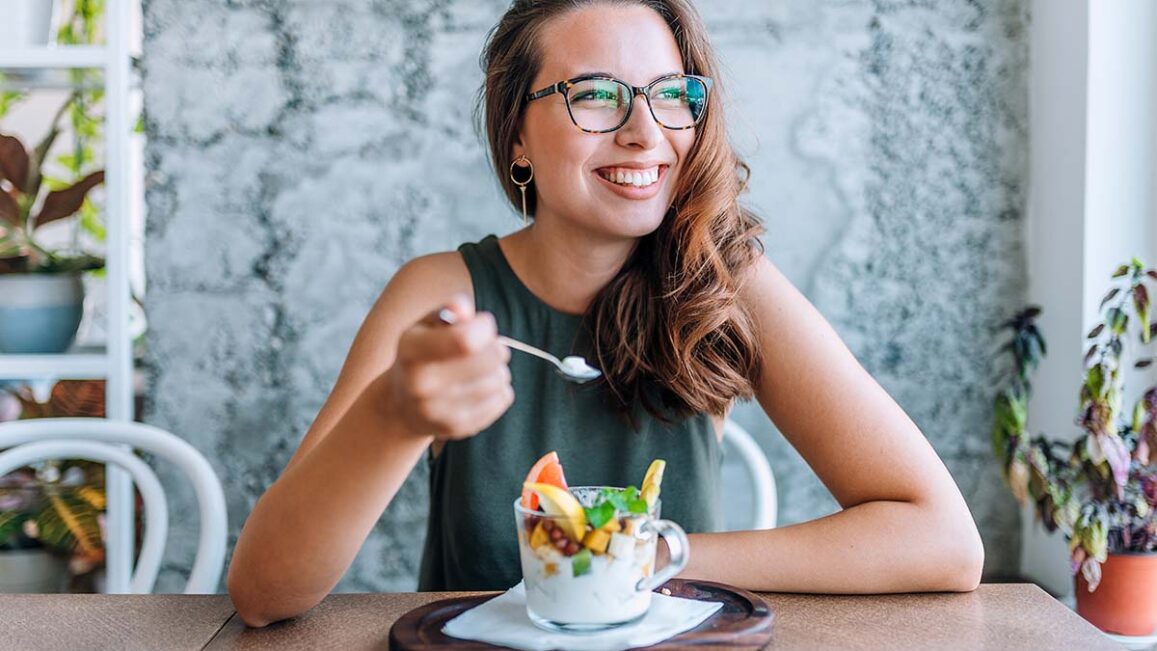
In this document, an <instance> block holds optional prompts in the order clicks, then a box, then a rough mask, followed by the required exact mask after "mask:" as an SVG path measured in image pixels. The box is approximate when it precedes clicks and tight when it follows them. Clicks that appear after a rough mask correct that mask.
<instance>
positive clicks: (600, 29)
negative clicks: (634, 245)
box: [513, 4, 695, 239]
mask: <svg viewBox="0 0 1157 651" xmlns="http://www.w3.org/2000/svg"><path fill="white" fill-rule="evenodd" d="M540 48H541V51H542V55H543V60H542V66H541V70H540V71H539V73H538V76H537V77H536V78H535V80H534V83H533V84H532V86H531V88H532V90H534V91H537V90H539V89H541V88H544V87H547V86H550V85H551V84H554V83H556V82H559V81H561V80H564V79H571V78H573V77H578V76H580V75H584V74H591V73H609V74H610V76H613V77H615V78H617V79H621V80H623V81H625V82H627V83H628V84H631V85H632V86H646V85H647V84H649V83H650V82H652V81H654V80H655V79H657V78H659V77H662V76H665V75H669V74H672V73H677V72H685V71H684V70H683V65H682V60H681V57H680V56H679V48H678V45H677V44H676V43H675V37H674V36H673V35H672V34H671V30H670V29H669V28H668V27H667V24H666V22H664V20H663V18H662V17H661V16H659V14H657V13H655V11H653V10H652V9H649V8H647V7H643V6H631V7H615V6H610V5H599V4H596V5H593V6H589V7H584V8H582V9H578V10H575V11H571V12H569V13H567V14H565V15H563V16H560V17H558V18H556V19H554V20H552V21H551V22H549V23H548V24H547V25H546V26H545V27H544V29H543V31H542V33H541V35H540ZM694 140H695V129H687V130H683V131H674V130H671V129H665V128H663V127H662V126H660V125H659V124H658V123H656V122H655V119H654V118H653V117H652V116H651V112H650V111H649V110H648V109H647V104H646V100H645V98H644V97H643V96H642V95H639V96H637V97H635V99H634V108H633V109H632V111H631V115H630V118H629V119H628V121H627V123H626V124H624V125H623V126H622V127H621V128H620V129H618V130H617V131H612V132H610V133H599V134H592V133H585V132H583V131H580V130H579V129H577V128H576V127H575V125H574V123H573V122H572V121H571V119H570V116H569V115H568V113H567V109H566V103H565V99H564V97H563V95H561V94H559V93H555V94H552V95H549V96H547V97H545V98H542V99H538V100H535V101H533V102H530V103H529V104H528V105H527V108H526V112H525V114H524V118H523V123H522V128H521V132H520V138H519V142H517V143H516V144H515V146H514V152H513V153H514V157H515V158H517V157H518V156H521V155H525V156H526V157H527V158H529V159H530V161H531V163H533V164H534V180H535V183H534V188H535V191H536V192H537V193H538V195H537V201H538V204H537V212H536V215H535V219H536V221H538V222H540V223H543V222H545V220H564V221H566V222H568V224H569V225H572V226H577V227H580V228H582V229H583V230H586V231H588V232H589V233H590V234H591V235H594V236H596V237H602V238H607V239H628V238H638V237H641V236H643V235H646V234H648V233H650V232H652V231H654V230H655V229H656V228H658V226H659V224H660V223H661V222H662V220H663V216H664V215H665V214H666V212H667V208H668V206H670V205H671V203H672V201H673V200H674V192H675V186H676V180H677V179H678V178H679V172H680V170H681V169H682V167H683V162H684V160H685V159H686V156H687V154H688V152H689V151H690V150H691V146H692V144H693V142H694ZM625 168H635V171H639V172H641V173H643V174H646V173H647V172H652V173H654V172H656V171H657V172H658V181H656V182H655V183H654V184H653V185H650V186H646V187H642V188H639V187H635V186H631V187H629V188H622V187H620V186H619V185H618V184H616V183H614V182H613V181H610V180H608V179H607V178H605V177H606V176H607V175H611V174H613V175H615V177H616V178H618V177H617V170H619V169H625ZM640 168H641V169H640ZM643 180H644V182H645V181H646V180H647V179H646V178H645V177H644V179H643Z"/></svg>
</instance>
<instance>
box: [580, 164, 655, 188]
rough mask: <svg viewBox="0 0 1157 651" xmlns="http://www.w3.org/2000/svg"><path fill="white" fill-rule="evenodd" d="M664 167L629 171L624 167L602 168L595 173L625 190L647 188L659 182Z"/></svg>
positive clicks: (629, 169)
mask: <svg viewBox="0 0 1157 651" xmlns="http://www.w3.org/2000/svg"><path fill="white" fill-rule="evenodd" d="M664 167H667V166H666V165H656V166H654V167H649V168H647V169H642V170H639V169H631V168H626V167H604V168H602V169H598V170H595V173H596V174H598V175H599V176H601V177H603V178H604V179H606V180H607V181H610V182H611V183H614V184H615V185H621V186H623V187H627V188H648V187H651V186H652V185H655V184H656V183H658V182H659V179H660V178H661V177H662V169H661V168H664Z"/></svg>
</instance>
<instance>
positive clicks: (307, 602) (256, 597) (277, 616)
mask: <svg viewBox="0 0 1157 651" xmlns="http://www.w3.org/2000/svg"><path fill="white" fill-rule="evenodd" d="M228 589H229V598H230V599H231V600H232V601H233V608H234V609H235V610H236V611H237V616H238V617H240V618H241V621H242V622H244V623H245V625H246V626H249V627H252V628H263V627H265V626H268V625H270V624H272V623H274V622H279V621H281V620H283V619H289V618H290V617H295V616H297V615H300V614H301V613H304V612H305V611H307V610H309V609H310V608H313V607H314V606H316V605H317V604H318V602H320V601H321V599H322V598H324V595H322V597H319V598H311V597H306V598H303V599H297V600H294V599H287V598H286V597H285V595H284V592H283V591H281V590H277V589H274V588H271V587H269V586H262V585H260V582H259V581H256V580H255V579H254V578H253V577H251V576H246V574H245V572H243V571H240V570H238V569H237V566H236V565H231V566H230V567H229V577H228Z"/></svg>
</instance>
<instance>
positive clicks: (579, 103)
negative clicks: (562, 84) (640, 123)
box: [567, 79, 631, 131]
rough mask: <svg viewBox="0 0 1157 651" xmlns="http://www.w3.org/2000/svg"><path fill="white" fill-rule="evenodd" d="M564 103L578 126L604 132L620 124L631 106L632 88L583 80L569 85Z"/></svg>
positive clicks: (612, 82) (612, 83) (613, 83)
mask: <svg viewBox="0 0 1157 651" xmlns="http://www.w3.org/2000/svg"><path fill="white" fill-rule="evenodd" d="M567 100H568V101H569V102H570V112H571V115H572V116H574V121H575V123H576V124H578V125H579V127H581V128H583V129H586V130H587V131H606V130H608V129H615V128H618V127H619V126H620V125H622V123H623V121H624V119H625V118H626V116H627V107H628V106H630V103H631V89H630V88H627V87H626V86H625V85H623V84H620V83H619V82H617V81H610V80H607V79H585V80H583V81H580V82H577V83H575V85H573V86H571V88H570V92H569V93H568V94H567Z"/></svg>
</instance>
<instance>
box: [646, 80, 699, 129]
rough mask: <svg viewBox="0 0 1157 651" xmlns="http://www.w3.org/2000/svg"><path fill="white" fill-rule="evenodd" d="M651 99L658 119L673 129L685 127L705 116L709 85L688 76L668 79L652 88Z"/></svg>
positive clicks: (691, 125) (692, 124)
mask: <svg viewBox="0 0 1157 651" xmlns="http://www.w3.org/2000/svg"><path fill="white" fill-rule="evenodd" d="M650 99H651V110H652V111H654V112H655V119H656V120H658V121H659V122H660V123H661V124H662V125H663V126H665V127H668V128H671V129H685V128H687V127H693V126H695V125H696V124H698V123H699V118H701V117H703V109H704V108H705V107H706V106H707V85H706V84H704V83H703V82H702V81H700V80H698V79H691V78H688V77H682V78H675V79H666V80H664V81H661V82H659V83H657V84H655V86H654V87H653V88H652V89H651V96H650Z"/></svg>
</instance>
